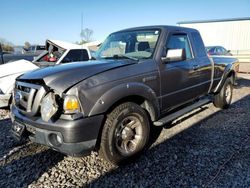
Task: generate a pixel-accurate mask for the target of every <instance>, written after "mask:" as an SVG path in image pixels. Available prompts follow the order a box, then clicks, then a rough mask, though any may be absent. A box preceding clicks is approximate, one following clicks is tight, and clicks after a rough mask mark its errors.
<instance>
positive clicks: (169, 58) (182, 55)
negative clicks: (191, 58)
mask: <svg viewBox="0 0 250 188" xmlns="http://www.w3.org/2000/svg"><path fill="white" fill-rule="evenodd" d="M161 60H162V61H163V62H165V63H167V62H173V61H183V60H186V51H185V49H168V51H167V55H166V57H162V58H161Z"/></svg>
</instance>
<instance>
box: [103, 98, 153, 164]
mask: <svg viewBox="0 0 250 188" xmlns="http://www.w3.org/2000/svg"><path fill="white" fill-rule="evenodd" d="M149 133H150V123H149V119H148V115H147V113H146V112H145V110H144V109H143V108H141V107H140V106H139V105H137V104H135V103H131V102H127V103H123V104H121V105H119V106H117V107H116V108H115V109H114V110H113V111H112V112H111V113H110V114H109V115H108V116H107V120H106V122H105V124H104V127H103V131H102V137H101V145H100V151H99V153H100V155H101V156H102V157H103V158H104V159H106V160H108V161H109V162H111V163H113V164H120V163H121V162H124V161H127V160H129V159H131V158H133V157H134V156H136V155H138V154H140V153H141V151H143V149H144V148H145V146H146V145H147V143H148V139H149Z"/></svg>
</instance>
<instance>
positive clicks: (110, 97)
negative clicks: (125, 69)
mask: <svg viewBox="0 0 250 188" xmlns="http://www.w3.org/2000/svg"><path fill="white" fill-rule="evenodd" d="M130 96H139V97H143V98H144V99H145V100H146V101H147V102H148V103H149V104H150V105H151V106H152V108H153V110H154V112H153V113H154V115H153V116H155V117H157V116H158V115H159V103H158V100H157V96H156V93H155V92H154V91H153V90H152V89H151V88H150V87H149V86H147V85H145V84H142V83H126V84H121V85H118V86H116V87H114V88H112V89H110V90H108V91H107V92H105V93H104V94H103V95H102V96H101V97H100V98H99V99H98V100H97V101H96V103H95V104H94V106H93V108H92V109H91V111H90V113H89V116H93V115H97V114H101V113H105V112H106V111H107V110H108V109H109V108H110V107H111V106H113V105H114V104H115V103H116V102H118V101H120V100H122V99H124V98H126V97H130Z"/></svg>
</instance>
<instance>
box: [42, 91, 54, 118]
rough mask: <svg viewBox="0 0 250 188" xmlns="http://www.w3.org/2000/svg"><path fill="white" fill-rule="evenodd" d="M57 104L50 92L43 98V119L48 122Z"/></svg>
mask: <svg viewBox="0 0 250 188" xmlns="http://www.w3.org/2000/svg"><path fill="white" fill-rule="evenodd" d="M57 110H58V105H57V103H56V100H55V95H54V94H53V93H52V92H50V93H48V94H47V95H46V96H45V97H44V98H43V99H42V103H41V116H42V119H43V121H46V122H48V121H49V120H50V119H51V118H52V117H53V116H54V115H55V114H56V112H57Z"/></svg>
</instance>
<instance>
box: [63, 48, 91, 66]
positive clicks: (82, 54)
mask: <svg viewBox="0 0 250 188" xmlns="http://www.w3.org/2000/svg"><path fill="white" fill-rule="evenodd" d="M87 60H89V54H88V51H87V50H86V49H80V50H78V49H76V50H70V51H69V53H68V54H67V55H66V56H65V57H64V58H63V60H62V63H69V62H77V61H87Z"/></svg>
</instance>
